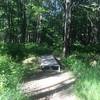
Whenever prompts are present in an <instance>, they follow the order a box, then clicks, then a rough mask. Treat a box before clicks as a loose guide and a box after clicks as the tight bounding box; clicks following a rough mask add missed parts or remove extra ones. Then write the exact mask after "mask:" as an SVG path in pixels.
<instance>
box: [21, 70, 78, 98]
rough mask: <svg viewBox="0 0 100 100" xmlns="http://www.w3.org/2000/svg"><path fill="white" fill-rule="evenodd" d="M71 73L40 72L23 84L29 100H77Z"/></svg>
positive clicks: (23, 89)
mask: <svg viewBox="0 0 100 100" xmlns="http://www.w3.org/2000/svg"><path fill="white" fill-rule="evenodd" d="M74 82H75V78H74V76H73V74H72V73H71V72H60V73H57V72H45V73H43V72H40V73H38V74H37V75H36V76H35V77H33V78H31V79H29V80H28V81H26V82H24V83H23V84H22V91H23V92H24V93H25V94H26V95H27V96H29V100H76V96H75V95H74V93H73V84H74Z"/></svg>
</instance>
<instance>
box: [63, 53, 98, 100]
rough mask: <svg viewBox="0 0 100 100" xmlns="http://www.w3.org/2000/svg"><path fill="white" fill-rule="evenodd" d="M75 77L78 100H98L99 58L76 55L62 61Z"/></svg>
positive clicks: (90, 55)
mask: <svg viewBox="0 0 100 100" xmlns="http://www.w3.org/2000/svg"><path fill="white" fill-rule="evenodd" d="M64 64H65V65H67V66H68V67H69V68H70V69H71V70H72V71H73V72H74V73H75V75H76V77H77V80H76V82H75V93H76V94H77V96H79V98H80V100H100V56H99V55H98V54H94V53H76V54H72V55H70V56H69V57H68V58H67V59H65V60H64Z"/></svg>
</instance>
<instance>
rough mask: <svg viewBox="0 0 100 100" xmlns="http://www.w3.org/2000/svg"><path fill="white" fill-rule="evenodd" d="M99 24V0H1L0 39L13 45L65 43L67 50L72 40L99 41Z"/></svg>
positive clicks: (86, 42) (58, 47) (79, 42)
mask: <svg viewBox="0 0 100 100" xmlns="http://www.w3.org/2000/svg"><path fill="white" fill-rule="evenodd" d="M66 5H67V6H66ZM99 24H100V10H99V0H94V1H93V0H76V1H75V0H72V1H70V0H68V1H67V0H65V1H63V0H39V1H34V0H17V1H16V0H11V1H10V0H3V1H0V40H1V41H3V43H6V44H10V45H14V46H15V44H17V45H20V44H25V43H33V44H38V45H41V46H42V47H44V46H49V47H54V50H55V48H56V49H60V50H62V51H63V48H64V47H65V49H66V51H65V53H66V54H67V53H68V52H70V50H71V48H72V47H73V46H72V45H75V44H82V45H84V46H89V45H97V44H99V43H100V30H99V27H100V25H99ZM66 37H67V38H66ZM16 49H17V48H16Z"/></svg>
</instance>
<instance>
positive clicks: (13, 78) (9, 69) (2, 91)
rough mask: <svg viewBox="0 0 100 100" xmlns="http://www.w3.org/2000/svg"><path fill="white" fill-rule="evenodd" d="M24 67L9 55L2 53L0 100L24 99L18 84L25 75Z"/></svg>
mask: <svg viewBox="0 0 100 100" xmlns="http://www.w3.org/2000/svg"><path fill="white" fill-rule="evenodd" d="M23 71H24V70H23V67H22V65H21V64H17V63H15V62H14V61H12V60H11V58H10V57H8V56H1V55H0V100H8V99H12V100H24V99H22V98H23V96H22V94H21V93H20V92H19V89H18V84H19V83H20V81H21V79H22V76H23Z"/></svg>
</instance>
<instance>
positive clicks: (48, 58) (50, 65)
mask: <svg viewBox="0 0 100 100" xmlns="http://www.w3.org/2000/svg"><path fill="white" fill-rule="evenodd" d="M39 62H40V66H41V67H42V69H43V70H58V71H60V65H59V63H58V62H57V60H56V59H55V57H54V56H53V55H44V56H41V57H40V59H39Z"/></svg>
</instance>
